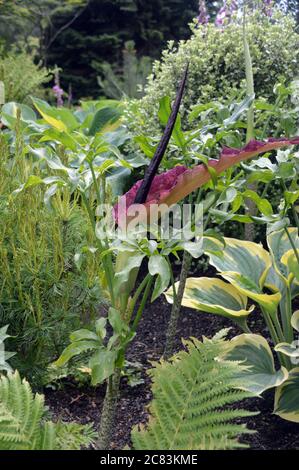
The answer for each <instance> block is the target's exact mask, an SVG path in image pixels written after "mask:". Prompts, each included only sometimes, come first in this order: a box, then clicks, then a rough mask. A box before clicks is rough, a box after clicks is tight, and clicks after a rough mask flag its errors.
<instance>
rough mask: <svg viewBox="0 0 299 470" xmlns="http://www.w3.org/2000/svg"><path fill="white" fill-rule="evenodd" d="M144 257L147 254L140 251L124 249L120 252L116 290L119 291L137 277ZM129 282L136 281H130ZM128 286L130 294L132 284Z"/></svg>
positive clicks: (117, 264)
mask: <svg viewBox="0 0 299 470" xmlns="http://www.w3.org/2000/svg"><path fill="white" fill-rule="evenodd" d="M144 257H145V254H144V253H140V252H137V253H136V252H135V253H134V252H133V253H132V252H130V251H124V252H121V253H119V254H118V256H117V263H116V274H115V284H116V285H115V289H116V291H119V290H120V288H121V287H123V286H124V285H125V284H126V283H127V282H128V281H130V280H131V279H132V278H133V279H134V278H135V276H136V274H137V272H138V269H139V267H140V266H141V263H142V261H143V259H144ZM129 284H130V285H131V284H134V283H131V282H129ZM132 287H133V285H132ZM126 288H127V289H128V290H129V292H128V294H130V286H127V287H126Z"/></svg>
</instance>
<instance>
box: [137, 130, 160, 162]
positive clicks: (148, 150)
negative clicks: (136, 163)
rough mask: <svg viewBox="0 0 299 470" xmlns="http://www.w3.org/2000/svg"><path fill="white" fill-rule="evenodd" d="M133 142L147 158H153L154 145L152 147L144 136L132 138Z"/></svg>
mask: <svg viewBox="0 0 299 470" xmlns="http://www.w3.org/2000/svg"><path fill="white" fill-rule="evenodd" d="M134 140H135V142H137V144H138V145H139V147H140V148H141V150H142V151H143V153H144V154H145V155H146V156H147V157H149V158H153V156H154V154H155V151H156V148H157V146H156V145H153V144H151V143H150V141H149V139H148V138H147V137H145V136H144V135H138V136H137V137H135V138H134Z"/></svg>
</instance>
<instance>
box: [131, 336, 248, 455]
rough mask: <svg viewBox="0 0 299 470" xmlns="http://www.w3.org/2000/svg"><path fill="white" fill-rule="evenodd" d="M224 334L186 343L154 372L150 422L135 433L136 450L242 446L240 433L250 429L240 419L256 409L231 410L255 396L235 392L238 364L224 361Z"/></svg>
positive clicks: (134, 431) (157, 366)
mask: <svg viewBox="0 0 299 470" xmlns="http://www.w3.org/2000/svg"><path fill="white" fill-rule="evenodd" d="M223 334H224V332H221V333H219V334H218V335H217V336H216V337H214V338H213V340H208V339H204V342H203V343H202V342H200V341H198V340H197V339H194V338H193V339H192V340H189V341H186V342H185V346H186V349H187V351H180V352H179V353H178V354H176V355H175V356H173V358H172V359H171V361H170V362H166V361H161V362H160V363H158V364H156V367H155V368H154V369H152V370H151V371H150V374H151V377H152V379H153V386H152V392H153V396H154V398H153V400H152V402H151V404H150V408H149V411H150V419H149V422H148V424H147V426H142V427H141V429H140V428H139V429H138V427H136V428H134V429H133V431H132V441H133V447H134V449H135V450H144V449H145V450H148V449H151V450H214V449H234V448H238V447H242V444H240V443H239V442H238V441H237V436H239V435H240V434H244V433H250V432H252V431H249V430H248V429H246V427H245V425H244V424H236V423H235V420H236V419H238V420H239V419H240V418H245V417H248V416H251V415H252V414H254V413H250V412H248V411H245V410H242V409H232V408H231V407H228V406H227V405H232V404H235V403H237V402H239V401H240V400H243V399H244V398H246V397H248V396H250V395H249V394H248V393H246V392H243V391H240V390H236V388H235V387H236V385H237V380H236V375H237V374H238V372H240V367H241V366H240V365H239V364H238V363H233V362H228V361H225V362H223V361H219V360H217V357H219V356H221V355H222V354H223V352H224V350H225V341H224V340H223Z"/></svg>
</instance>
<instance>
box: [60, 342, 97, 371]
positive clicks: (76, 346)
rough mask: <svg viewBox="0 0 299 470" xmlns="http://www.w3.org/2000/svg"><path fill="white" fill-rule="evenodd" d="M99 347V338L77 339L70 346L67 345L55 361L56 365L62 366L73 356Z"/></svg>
mask: <svg viewBox="0 0 299 470" xmlns="http://www.w3.org/2000/svg"><path fill="white" fill-rule="evenodd" d="M98 348H99V340H98V338H97V340H96V341H94V340H82V341H76V342H74V343H71V344H70V345H69V346H67V347H66V348H65V349H64V351H63V352H62V354H61V355H60V357H59V358H58V359H57V361H55V362H54V365H55V366H57V367H61V366H63V365H64V364H66V363H67V362H68V361H69V360H70V359H72V357H74V356H78V355H79V354H82V353H83V352H87V351H90V350H93V349H98Z"/></svg>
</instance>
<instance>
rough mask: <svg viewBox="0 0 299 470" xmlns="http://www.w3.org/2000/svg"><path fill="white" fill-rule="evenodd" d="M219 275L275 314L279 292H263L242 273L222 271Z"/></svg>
mask: <svg viewBox="0 0 299 470" xmlns="http://www.w3.org/2000/svg"><path fill="white" fill-rule="evenodd" d="M220 274H221V276H222V277H223V278H224V279H226V280H227V281H229V282H230V283H231V284H232V285H233V286H235V287H236V288H237V289H238V290H239V291H240V292H241V293H242V294H244V295H247V296H248V297H249V298H250V299H252V300H254V301H255V302H257V303H258V304H260V305H261V306H262V307H263V308H264V309H266V310H267V311H268V312H269V313H270V314H271V315H275V314H276V311H277V307H278V304H279V302H280V300H281V294H280V292H276V293H275V294H265V293H264V292H263V291H262V290H261V289H260V288H259V287H257V286H256V285H255V284H254V283H252V281H251V280H250V279H249V278H246V277H244V276H243V275H242V274H239V273H234V272H223V273H220Z"/></svg>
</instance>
